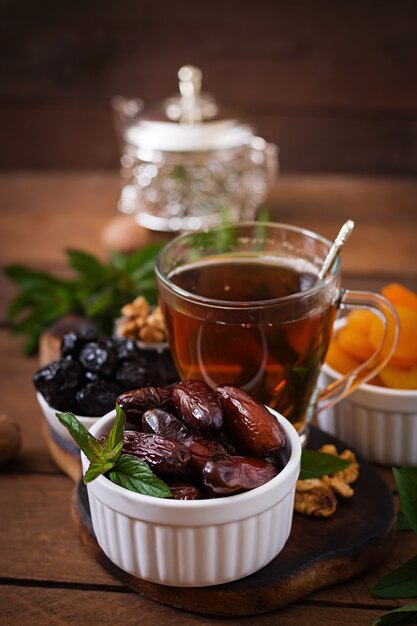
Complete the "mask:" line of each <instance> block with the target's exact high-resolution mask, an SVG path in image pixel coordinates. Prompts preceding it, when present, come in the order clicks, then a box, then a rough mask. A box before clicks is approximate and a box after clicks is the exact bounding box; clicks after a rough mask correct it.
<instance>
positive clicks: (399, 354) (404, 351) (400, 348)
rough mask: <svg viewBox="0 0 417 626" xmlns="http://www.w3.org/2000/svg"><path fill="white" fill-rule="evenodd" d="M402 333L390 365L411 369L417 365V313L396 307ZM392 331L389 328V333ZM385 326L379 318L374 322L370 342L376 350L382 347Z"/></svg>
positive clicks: (403, 307)
mask: <svg viewBox="0 0 417 626" xmlns="http://www.w3.org/2000/svg"><path fill="white" fill-rule="evenodd" d="M395 310H396V311H397V315H398V321H399V326H400V331H399V334H398V342H397V346H396V348H395V350H394V353H393V355H392V357H391V359H390V365H393V366H396V367H403V368H409V367H411V366H412V365H414V364H415V363H417V311H414V310H413V309H410V308H408V307H405V306H396V307H395ZM390 331H391V329H390V328H388V332H390ZM383 333H384V325H383V323H382V322H381V320H380V319H379V318H375V320H374V321H373V322H372V326H371V332H370V334H369V340H370V342H371V344H372V345H373V346H374V347H375V348H376V347H377V346H378V345H380V343H381V340H382V337H383Z"/></svg>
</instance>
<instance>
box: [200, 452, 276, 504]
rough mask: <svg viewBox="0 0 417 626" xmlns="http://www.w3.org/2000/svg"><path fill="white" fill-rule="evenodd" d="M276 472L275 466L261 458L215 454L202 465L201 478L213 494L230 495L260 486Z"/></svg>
mask: <svg viewBox="0 0 417 626" xmlns="http://www.w3.org/2000/svg"><path fill="white" fill-rule="evenodd" d="M277 474H278V470H277V468H276V467H275V466H274V465H272V464H271V463H268V462H267V461H264V460H263V459H254V458H251V457H245V456H230V455H228V454H216V455H215V456H212V457H211V459H209V460H208V461H207V463H206V464H205V465H204V467H203V470H202V479H203V485H204V487H205V488H206V489H208V490H209V491H210V492H212V493H213V494H214V495H217V496H230V495H233V494H234V493H240V492H242V491H248V490H249V489H255V488H256V487H260V486H261V485H263V484H264V483H266V482H268V481H269V480H271V478H273V477H274V476H276V475H277Z"/></svg>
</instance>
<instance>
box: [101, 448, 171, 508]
mask: <svg viewBox="0 0 417 626" xmlns="http://www.w3.org/2000/svg"><path fill="white" fill-rule="evenodd" d="M109 478H110V480H111V481H112V482H114V483H116V485H119V487H124V488H125V489H129V490H130V491H136V493H142V494H144V495H145V496H154V497H156V498H169V497H170V496H171V495H172V494H171V490H170V488H169V487H168V485H166V484H165V483H164V482H163V481H162V480H161V479H160V478H158V477H157V476H155V474H154V473H153V471H152V470H151V468H150V467H149V465H147V463H145V461H141V460H140V459H138V458H136V457H135V456H132V455H130V454H122V456H121V457H120V458H119V460H118V461H117V463H116V465H115V467H114V469H113V470H112V471H111V472H110V473H109Z"/></svg>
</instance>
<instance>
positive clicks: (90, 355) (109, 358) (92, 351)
mask: <svg viewBox="0 0 417 626" xmlns="http://www.w3.org/2000/svg"><path fill="white" fill-rule="evenodd" d="M80 363H81V364H82V366H83V367H84V368H85V369H86V370H89V371H91V372H97V374H100V376H102V377H103V378H110V377H111V375H112V374H113V373H114V371H115V369H116V365H117V357H116V354H115V352H114V351H113V350H112V349H111V347H110V346H109V345H106V343H105V342H104V341H91V342H90V343H87V344H86V345H85V346H84V348H83V349H82V350H81V352H80Z"/></svg>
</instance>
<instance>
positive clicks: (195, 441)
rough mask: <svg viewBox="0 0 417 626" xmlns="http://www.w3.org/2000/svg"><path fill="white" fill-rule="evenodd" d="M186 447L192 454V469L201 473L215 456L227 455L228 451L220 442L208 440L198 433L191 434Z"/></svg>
mask: <svg viewBox="0 0 417 626" xmlns="http://www.w3.org/2000/svg"><path fill="white" fill-rule="evenodd" d="M184 445H185V446H186V447H187V448H188V450H189V451H190V453H191V467H192V468H193V469H194V470H195V471H196V472H197V473H198V474H200V473H201V470H202V469H203V466H204V464H205V463H206V462H207V461H208V460H209V459H210V458H211V457H212V456H214V455H215V454H225V455H226V454H227V453H228V452H227V450H226V449H225V448H224V446H222V444H221V443H220V442H219V441H216V440H215V439H208V438H207V437H202V436H200V435H197V434H196V433H191V434H190V436H189V437H188V439H186V440H185V441H184Z"/></svg>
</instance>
